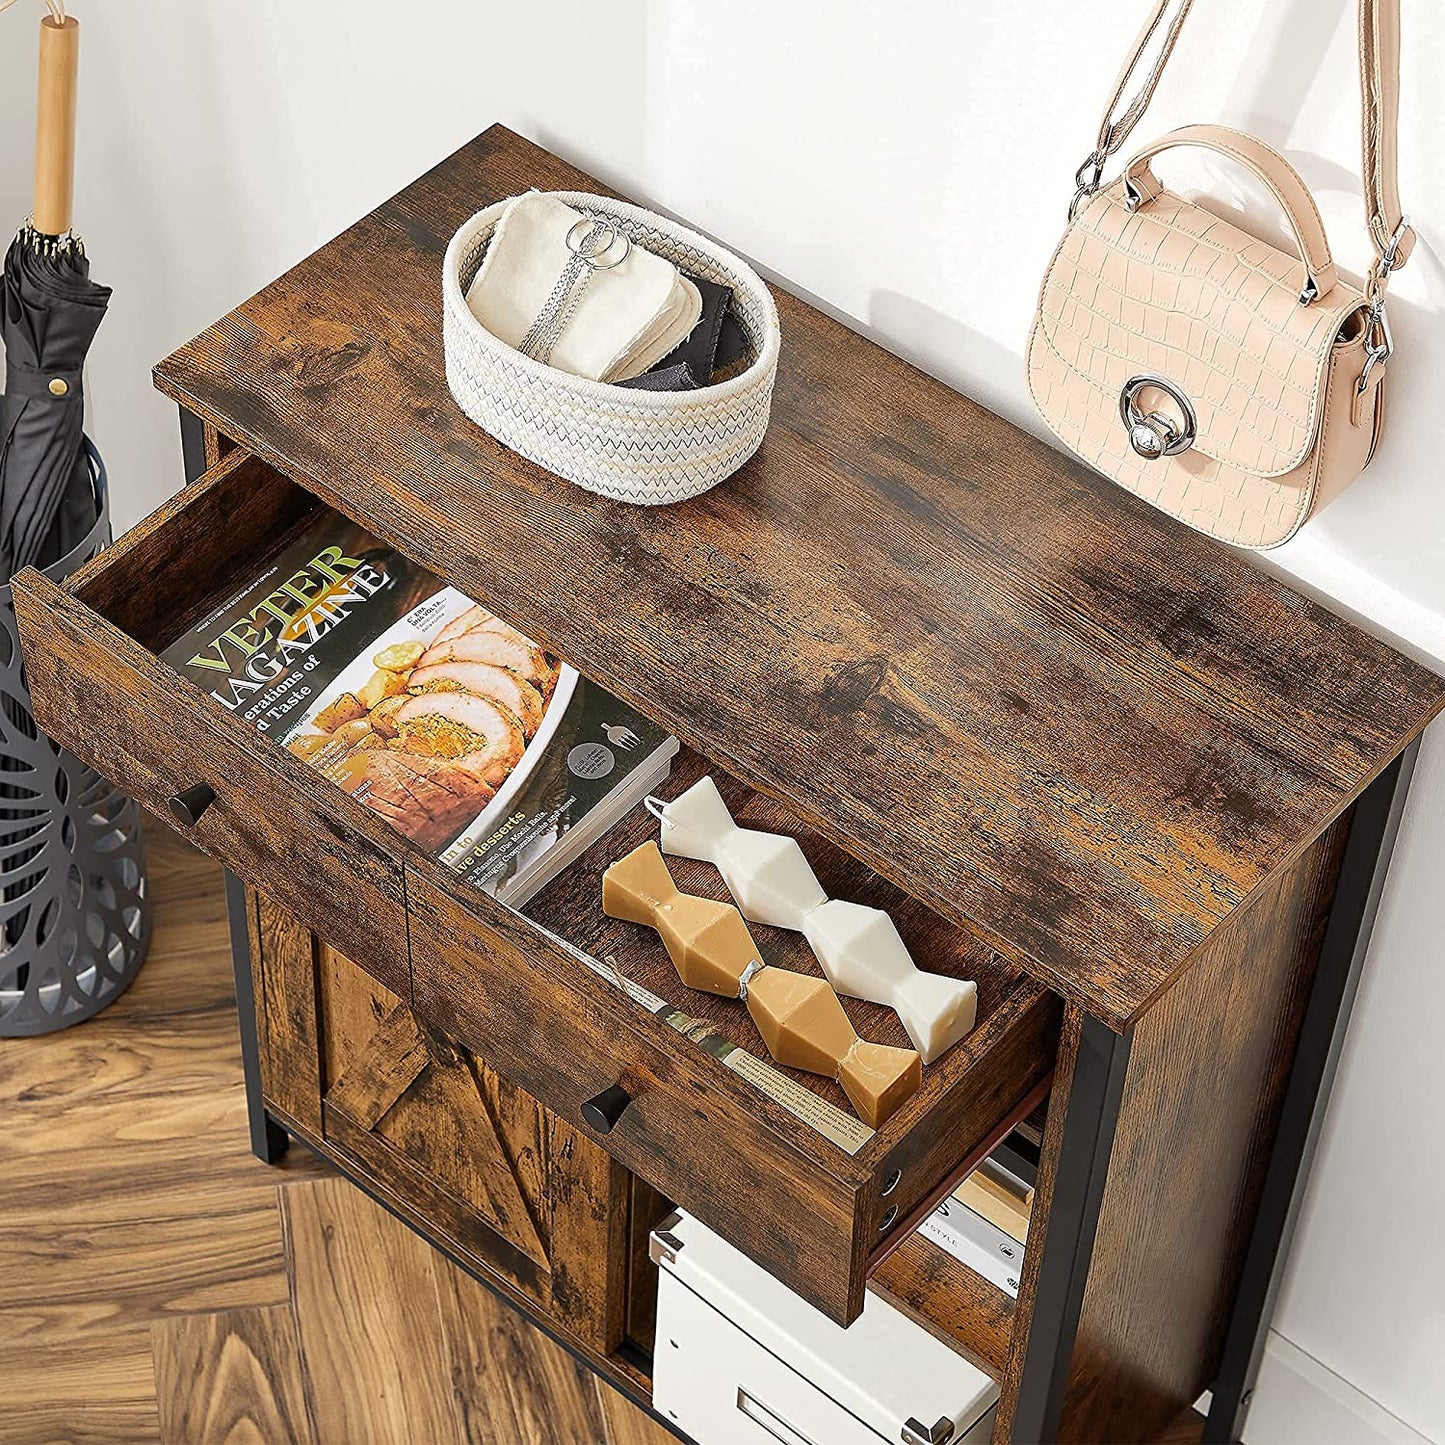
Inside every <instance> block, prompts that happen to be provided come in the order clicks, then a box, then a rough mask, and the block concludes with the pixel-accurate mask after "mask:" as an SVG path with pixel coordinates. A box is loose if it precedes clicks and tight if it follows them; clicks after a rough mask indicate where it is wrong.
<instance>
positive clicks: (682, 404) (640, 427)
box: [442, 191, 778, 506]
mask: <svg viewBox="0 0 1445 1445" xmlns="http://www.w3.org/2000/svg"><path fill="white" fill-rule="evenodd" d="M555 194H556V195H557V196H558V198H559V199H561V200H563V201H565V202H566V203H567V204H568V205H569V206H573V207H575V208H576V209H577V210H579V211H582V212H584V213H585V214H587V215H590V216H595V217H597V218H598V219H599V220H604V221H606V222H607V223H608V224H609V225H612V226H615V227H616V228H617V229H618V230H619V231H621V232H623V233H624V234H625V235H627V236H629V237H631V239H632V240H634V241H636V242H637V243H638V244H639V245H642V246H645V247H646V248H647V249H648V250H649V251H652V252H653V253H654V254H656V255H658V256H663V257H666V259H667V260H669V261H671V262H672V263H673V264H674V265H675V266H677V267H679V268H680V269H681V270H683V271H687V272H689V273H690V274H692V275H694V276H701V277H703V278H704V279H705V280H708V281H715V282H718V283H720V284H721V285H724V286H728V287H731V288H732V293H733V310H734V312H735V314H736V316H737V318H738V321H739V323H740V324H741V326H742V329H743V334H744V336H745V337H746V338H747V343H748V355H747V358H746V360H745V362H744V363H743V364H742V365H743V369H742V370H741V371H740V372H738V373H737V374H736V375H733V376H730V377H729V378H728V379H727V380H725V381H722V382H719V383H718V384H717V385H715V386H704V387H699V388H698V389H697V390H696V391H673V392H664V391H634V390H632V389H630V388H628V387H621V386H609V385H606V384H604V383H602V382H597V381H589V380H587V379H586V378H585V377H580V376H572V375H570V374H569V373H567V372H565V371H558V370H557V369H556V368H555V367H551V366H544V365H543V364H542V363H541V362H539V361H533V360H532V358H531V357H529V356H523V355H522V353H521V352H520V351H515V350H513V348H512V347H510V346H507V345H506V344H505V343H504V342H501V341H498V340H497V338H496V337H495V336H493V335H492V334H491V332H489V331H488V330H487V329H486V327H484V326H483V325H482V324H481V322H480V321H478V320H477V318H476V317H475V316H473V315H472V313H471V310H470V308H469V307H468V306H467V302H466V293H467V289H468V287H470V286H471V284H472V281H473V280H474V279H475V278H476V274H477V270H478V268H479V267H480V265H481V262H482V256H483V254H484V253H485V251H486V249H487V242H488V241H489V240H490V239H491V235H492V231H493V230H494V228H495V227H496V224H497V222H498V220H500V218H501V215H502V211H503V210H504V208H505V207H506V204H507V202H506V201H499V202H498V203H497V204H496V205H494V206H488V207H487V208H486V209H485V210H483V211H478V212H477V214H476V215H475V216H473V217H472V218H471V220H469V221H468V222H467V223H466V224H465V225H464V226H463V227H462V228H461V229H460V230H459V231H458V232H457V233H456V235H455V236H453V237H452V239H451V244H450V245H449V246H448V247H447V253H446V259H445V260H444V261H443V262H442V290H443V322H442V334H443V340H444V342H445V346H446V359H447V384H448V385H449V386H450V387H451V390H452V395H453V396H454V397H456V399H457V404H458V405H459V406H460V407H461V409H462V410H463V411H464V412H466V414H467V415H468V416H469V417H470V418H471V419H472V420H473V421H474V422H476V423H477V425H478V426H480V427H481V428H482V429H483V430H484V431H487V432H489V433H490V434H491V435H492V436H494V437H496V438H497V440H498V441H500V442H503V443H505V444H506V445H507V446H509V447H511V448H512V450H513V451H516V452H520V453H521V454H522V455H523V456H524V457H528V458H530V459H531V460H532V461H534V462H536V463H537V464H538V465H539V466H543V467H546V469H547V470H548V471H549V472H555V473H556V474H557V475H558V476H560V477H565V478H566V479H567V480H568V481H571V482H576V483H577V485H578V486H579V487H586V488H587V489H588V490H589V491H593V492H600V493H601V494H602V495H603V496H604V497H613V498H615V499H616V500H618V501H620V502H637V503H640V504H642V505H644V506H656V505H658V504H659V503H663V502H680V501H683V500H684V499H685V498H687V497H695V496H697V495H698V494H699V493H700V492H705V491H707V490H708V488H709V487H715V486H716V485H717V484H718V483H719V482H720V481H722V480H723V478H724V477H727V476H730V475H731V474H732V473H733V472H735V471H736V470H737V469H738V468H739V467H740V466H742V464H743V463H744V462H745V461H747V459H748V458H749V457H750V456H752V454H753V453H754V452H755V451H757V449H758V446H759V444H760V443H761V442H762V439H763V433H764V432H765V431H766V430H767V426H768V409H769V406H770V405H771V402H772V396H773V380H774V378H775V377H776V375H777V371H778V312H777V308H776V307H775V306H774V305H773V298H772V296H771V294H770V293H769V291H768V288H767V287H766V286H765V285H764V284H763V282H762V280H761V278H760V277H759V276H758V274H757V272H755V271H754V270H753V269H752V267H750V266H748V265H746V264H744V263H743V262H742V261H740V260H739V259H738V258H737V257H736V256H733V255H731V254H729V252H727V251H725V250H724V249H723V248H722V247H721V246H718V245H715V244H714V243H713V242H712V241H709V240H708V239H707V238H706V237H704V236H699V235H698V234H697V232H695V231H690V230H688V229H687V227H685V226H679V225H678V224H677V223H676V222H675V221H669V220H667V219H666V218H665V217H663V216H659V215H656V214H654V213H653V212H652V211H645V210H643V209H642V208H641V207H640V206H630V205H628V204H626V203H625V202H623V201H613V200H609V199H608V198H607V197H605V196H593V195H589V194H588V193H587V192H585V191H557V192H555Z"/></svg>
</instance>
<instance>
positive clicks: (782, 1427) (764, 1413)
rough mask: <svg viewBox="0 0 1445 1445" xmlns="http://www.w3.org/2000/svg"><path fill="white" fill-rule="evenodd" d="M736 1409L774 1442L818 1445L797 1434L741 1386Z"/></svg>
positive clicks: (786, 1444) (787, 1444) (785, 1444)
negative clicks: (765, 1432)
mask: <svg viewBox="0 0 1445 1445" xmlns="http://www.w3.org/2000/svg"><path fill="white" fill-rule="evenodd" d="M738 1409H739V1410H740V1411H741V1412H742V1413H743V1414H744V1415H746V1416H747V1417H748V1419H749V1420H751V1421H752V1422H753V1424H755V1425H758V1426H760V1427H761V1428H762V1429H764V1430H766V1431H767V1432H768V1434H769V1435H771V1436H772V1437H773V1438H774V1439H775V1440H781V1441H782V1442H783V1445H818V1442H817V1441H814V1440H810V1439H808V1437H807V1436H806V1435H802V1434H799V1432H798V1431H796V1430H794V1429H793V1427H792V1426H791V1425H789V1424H788V1422H787V1421H786V1420H784V1419H783V1418H782V1416H780V1415H777V1414H775V1413H774V1412H773V1411H772V1410H770V1409H768V1407H767V1406H766V1405H765V1404H763V1402H762V1401H761V1400H755V1399H754V1398H753V1397H752V1396H751V1395H750V1394H748V1392H747V1391H746V1390H745V1389H743V1387H742V1386H741V1385H739V1386H738Z"/></svg>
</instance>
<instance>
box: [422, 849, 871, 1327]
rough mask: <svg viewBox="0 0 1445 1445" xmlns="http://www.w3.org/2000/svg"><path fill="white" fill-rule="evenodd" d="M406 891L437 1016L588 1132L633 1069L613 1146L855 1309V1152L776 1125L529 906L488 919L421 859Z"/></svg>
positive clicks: (800, 1287) (769, 1258)
mask: <svg viewBox="0 0 1445 1445" xmlns="http://www.w3.org/2000/svg"><path fill="white" fill-rule="evenodd" d="M407 889H408V897H409V904H410V913H411V931H412V954H413V975H414V985H415V995H414V1000H415V1007H416V1009H417V1012H418V1014H419V1015H420V1016H421V1017H422V1018H423V1019H424V1020H425V1021H426V1022H427V1023H428V1024H429V1025H430V1026H432V1027H434V1028H436V1029H437V1030H438V1031H439V1032H441V1033H442V1034H443V1035H445V1036H447V1037H449V1038H454V1039H457V1040H458V1041H460V1042H461V1043H463V1044H465V1045H467V1046H468V1047H471V1048H475V1049H477V1050H478V1051H479V1052H481V1053H483V1054H484V1055H485V1056H486V1057H487V1058H488V1059H489V1060H490V1061H491V1062H492V1063H493V1064H494V1066H495V1067H496V1068H497V1069H498V1070H500V1071H501V1072H502V1073H503V1074H505V1075H506V1076H507V1077H509V1078H511V1079H513V1080H514V1081H515V1082H516V1083H518V1084H520V1085H521V1086H522V1087H523V1088H524V1089H526V1090H527V1091H528V1092H529V1093H531V1094H533V1095H535V1096H536V1097H537V1098H539V1099H541V1100H542V1101H543V1102H544V1103H545V1104H546V1105H547V1107H548V1108H550V1109H552V1110H553V1111H554V1112H556V1113H557V1114H559V1115H560V1116H561V1117H562V1118H563V1119H565V1120H567V1121H568V1122H570V1123H573V1124H575V1125H577V1126H578V1127H579V1128H582V1129H584V1130H585V1129H586V1127H587V1126H586V1124H585V1123H584V1121H583V1118H582V1115H581V1113H580V1107H581V1105H582V1103H583V1102H584V1101H586V1100H588V1099H590V1098H592V1097H593V1096H594V1095H597V1094H600V1093H601V1092H603V1091H604V1090H605V1089H607V1088H609V1087H611V1086H612V1085H615V1084H618V1083H620V1084H621V1085H622V1087H623V1088H624V1089H626V1091H627V1093H628V1094H629V1095H630V1096H631V1102H630V1103H629V1104H628V1106H627V1107H626V1109H625V1110H624V1111H623V1112H622V1115H621V1117H620V1118H619V1119H618V1121H617V1123H616V1125H615V1127H614V1128H613V1129H612V1130H611V1132H610V1133H608V1134H606V1135H603V1136H596V1135H593V1137H597V1138H598V1139H599V1142H600V1143H601V1144H602V1145H603V1147H604V1148H606V1149H607V1151H608V1152H609V1153H610V1154H612V1155H613V1157H614V1158H616V1159H618V1160H620V1161H621V1162H622V1163H623V1164H625V1165H626V1166H627V1167H628V1168H629V1169H632V1170H633V1171H634V1172H636V1173H637V1174H639V1175H641V1176H642V1177H643V1178H644V1179H645V1180H647V1182H648V1183H649V1184H651V1185H652V1186H653V1187H654V1188H656V1189H659V1190H661V1191H662V1192H663V1193H664V1194H666V1195H667V1196H668V1198H670V1199H674V1200H676V1201H677V1202H678V1203H679V1204H681V1205H683V1206H684V1207H685V1208H687V1209H688V1210H689V1211H690V1212H692V1213H694V1214H696V1215H697V1216H698V1217H699V1218H701V1219H704V1220H706V1221H707V1222H708V1223H710V1224H711V1225H712V1227H713V1228H715V1229H717V1230H718V1231H719V1232H720V1233H722V1234H724V1235H726V1236H727V1237H728V1238H729V1239H731V1240H732V1241H733V1242H734V1243H736V1244H737V1246H738V1248H740V1249H742V1250H744V1251H745V1252H746V1253H748V1254H749V1255H751V1256H752V1257H753V1258H754V1259H756V1260H757V1261H758V1262H759V1263H760V1264H762V1265H763V1266H764V1267H765V1268H767V1269H768V1270H770V1271H771V1272H772V1273H773V1274H775V1275H776V1276H777V1277H778V1278H779V1279H781V1280H783V1281H784V1282H785V1283H787V1284H788V1285H790V1286H791V1287H792V1288H793V1289H794V1290H796V1291H797V1292H798V1293H799V1294H801V1295H802V1296H803V1297H804V1298H805V1299H808V1300H811V1301H812V1302H813V1303H814V1304H815V1305H817V1306H818V1308H819V1309H821V1310H823V1311H824V1313H826V1314H828V1315H830V1316H831V1317H832V1318H834V1319H836V1320H838V1321H839V1322H840V1323H847V1322H848V1321H849V1320H851V1319H853V1318H854V1317H856V1315H857V1314H858V1312H859V1310H860V1309H861V1308H862V1301H863V1289H864V1282H865V1274H864V1269H865V1262H866V1261H865V1255H866V1247H865V1246H866V1242H867V1241H866V1239H865V1238H864V1237H863V1227H862V1226H861V1225H860V1223H859V1219H860V1215H861V1213H862V1207H863V1203H864V1199H865V1197H866V1195H867V1192H868V1191H867V1189H866V1186H865V1181H864V1179H863V1178H862V1177H861V1176H860V1174H859V1173H858V1172H857V1171H850V1170H849V1169H848V1168H847V1166H848V1164H849V1162H850V1161H848V1160H847V1159H846V1156H844V1155H842V1153H841V1151H839V1162H840V1166H842V1167H840V1169H839V1170H838V1171H837V1173H836V1174H829V1173H828V1172H826V1171H825V1170H824V1169H823V1168H822V1167H821V1166H820V1164H819V1163H818V1162H817V1161H816V1160H812V1159H807V1158H804V1157H803V1156H802V1155H801V1154H799V1153H798V1152H796V1151H795V1150H793V1149H792V1147H791V1146H790V1145H789V1144H788V1142H787V1141H786V1140H785V1139H783V1138H781V1137H780V1136H779V1135H778V1134H776V1133H774V1132H772V1131H771V1130H770V1129H769V1128H768V1126H767V1124H766V1121H765V1117H764V1116H765V1114H766V1109H764V1108H763V1107H762V1106H763V1105H764V1104H766V1102H767V1101H766V1100H763V1099H762V1098H761V1096H759V1098H758V1102H757V1106H756V1107H749V1106H748V1105H747V1104H745V1103H744V1102H742V1096H741V1093H740V1091H741V1090H742V1089H743V1088H744V1087H745V1086H743V1085H741V1084H737V1085H736V1088H737V1089H738V1091H739V1096H738V1097H734V1096H733V1094H732V1093H731V1092H730V1091H729V1090H728V1088H726V1087H724V1086H723V1085H722V1084H719V1083H718V1082H717V1081H716V1080H715V1079H714V1078H712V1077H710V1075H712V1074H715V1073H716V1072H718V1066H717V1065H716V1061H715V1060H713V1059H712V1057H711V1055H709V1054H707V1053H705V1052H704V1051H703V1050H701V1049H699V1048H698V1047H697V1046H696V1045H695V1044H693V1043H691V1042H690V1041H689V1040H685V1039H683V1038H682V1037H681V1036H680V1035H676V1034H673V1035H672V1039H669V1038H667V1037H666V1035H665V1034H664V1032H663V1031H664V1030H665V1031H666V1032H667V1033H672V1031H671V1030H670V1029H669V1028H668V1026H667V1025H666V1024H664V1023H662V1022H661V1021H660V1020H652V1019H650V1018H649V1017H648V1016H647V1015H646V1014H644V1013H642V1011H641V1010H640V1009H638V1008H637V1006H636V1005H635V1004H633V1003H632V1002H631V1001H630V1000H628V999H625V998H622V997H620V996H616V997H614V998H611V999H608V998H606V997H605V996H599V991H600V990H606V991H607V992H608V993H611V992H612V986H611V985H610V984H608V983H606V982H605V981H603V980H601V979H598V978H596V977H595V976H591V977H588V975H591V970H589V969H588V968H587V966H586V965H585V964H584V963H581V962H580V961H576V960H573V959H570V958H569V957H567V956H566V955H565V954H563V953H562V952H561V951H560V950H558V949H557V948H555V947H553V946H551V945H549V943H548V941H547V940H546V938H545V936H543V935H541V934H540V933H538V932H537V931H536V930H535V929H534V928H533V926H532V925H530V924H528V923H527V922H526V920H524V919H521V918H518V917H516V915H513V914H508V913H506V912H505V910H499V909H498V910H494V916H492V917H491V918H490V919H485V920H484V919H483V918H482V917H481V916H479V912H478V910H479V907H481V906H482V905H479V904H478V902H477V899H478V895H476V894H475V893H473V894H471V896H470V898H468V897H467V896H466V894H460V895H459V894H456V893H454V892H453V885H452V884H451V881H450V880H448V879H446V878H445V877H443V876H441V875H440V874H439V873H438V874H433V875H431V876H427V875H425V874H423V873H422V872H421V871H420V870H418V869H412V868H408V870H407ZM579 971H580V972H579ZM609 1005H610V1006H609ZM634 1015H635V1017H634ZM674 1039H675V1040H676V1047H675V1048H674V1047H669V1045H670V1044H671V1043H672V1041H673V1040H674ZM688 1051H691V1052H692V1053H693V1054H695V1055H696V1064H695V1065H694V1064H692V1063H691V1062H690V1061H689V1059H688V1058H687V1052H688ZM726 1082H727V1083H729V1084H730V1083H731V1082H732V1081H731V1079H730V1077H729V1079H728V1080H727V1081H726ZM589 1132H590V1131H589ZM869 1227H870V1228H871V1226H869Z"/></svg>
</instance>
